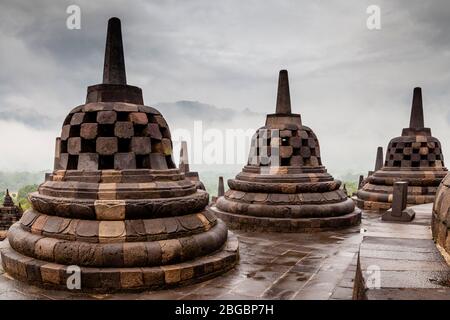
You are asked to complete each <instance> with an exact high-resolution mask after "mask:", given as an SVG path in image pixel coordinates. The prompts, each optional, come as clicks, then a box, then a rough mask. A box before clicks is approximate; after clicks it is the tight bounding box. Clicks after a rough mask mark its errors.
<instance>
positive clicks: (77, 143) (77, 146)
mask: <svg viewBox="0 0 450 320" xmlns="http://www.w3.org/2000/svg"><path fill="white" fill-rule="evenodd" d="M67 151H68V152H69V154H79V153H80V152H81V138H79V137H76V138H69V140H68V142H67Z"/></svg>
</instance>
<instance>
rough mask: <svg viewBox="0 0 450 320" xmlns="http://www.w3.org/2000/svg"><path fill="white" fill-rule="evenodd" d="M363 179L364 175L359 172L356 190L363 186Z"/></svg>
mask: <svg viewBox="0 0 450 320" xmlns="http://www.w3.org/2000/svg"><path fill="white" fill-rule="evenodd" d="M363 181H364V176H363V175H362V174H361V175H360V176H359V181H358V190H359V189H361V188H362V187H363V185H362V184H363Z"/></svg>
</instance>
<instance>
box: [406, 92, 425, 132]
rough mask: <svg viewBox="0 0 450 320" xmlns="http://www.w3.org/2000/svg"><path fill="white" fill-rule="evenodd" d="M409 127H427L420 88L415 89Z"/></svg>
mask: <svg viewBox="0 0 450 320" xmlns="http://www.w3.org/2000/svg"><path fill="white" fill-rule="evenodd" d="M409 127H410V128H412V129H421V128H423V127H425V124H424V120H423V105H422V89H421V88H419V87H417V88H414V93H413V100H412V107H411V118H410V120H409Z"/></svg>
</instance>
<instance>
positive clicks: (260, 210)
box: [209, 70, 361, 232]
mask: <svg viewBox="0 0 450 320" xmlns="http://www.w3.org/2000/svg"><path fill="white" fill-rule="evenodd" d="M228 186H229V187H230V189H229V190H228V191H227V192H226V193H225V195H224V196H223V197H220V198H219V199H217V202H216V203H215V204H214V205H212V206H211V207H210V208H209V211H210V212H212V213H214V214H216V215H217V216H218V217H220V218H221V219H223V220H224V221H225V222H226V223H227V225H229V226H230V228H239V229H245V230H260V231H275V232H313V231H320V230H326V229H333V228H342V227H347V226H352V225H355V224H358V223H359V222H360V219H361V212H360V210H358V209H355V204H354V202H353V201H352V200H351V199H349V198H348V197H347V195H345V194H344V192H343V190H342V189H340V186H341V182H340V181H338V180H335V179H333V177H332V176H331V175H330V174H329V173H327V170H326V169H325V167H324V166H323V165H322V159H321V157H320V147H319V141H318V140H317V137H316V135H315V134H314V132H313V131H312V130H311V129H310V128H308V127H306V126H304V125H302V121H301V117H300V115H299V114H293V113H292V112H291V101H290V94H289V83H288V73H287V71H286V70H281V71H280V75H279V82H278V96H277V105H276V113H274V114H268V115H267V119H266V124H265V126H264V127H262V128H260V129H258V131H257V132H256V134H255V136H254V137H253V140H252V145H251V150H250V157H249V161H248V164H247V165H246V166H245V167H244V168H243V170H242V172H241V173H239V174H238V175H237V176H236V178H235V179H230V180H228Z"/></svg>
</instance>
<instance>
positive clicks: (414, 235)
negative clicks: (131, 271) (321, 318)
mask: <svg viewBox="0 0 450 320" xmlns="http://www.w3.org/2000/svg"><path fill="white" fill-rule="evenodd" d="M420 207H421V208H422V210H419V211H420V213H419V214H418V215H417V216H416V218H415V219H414V221H413V222H412V223H410V224H399V223H386V222H383V221H381V219H380V215H379V214H378V213H367V212H365V213H364V214H363V219H362V224H361V226H357V227H351V228H348V229H343V230H338V231H327V232H321V233H312V234H292V233H291V234H279V233H249V232H242V231H235V234H236V235H237V236H238V238H239V241H240V254H241V257H240V262H239V263H238V265H237V267H236V268H234V269H233V270H231V271H229V272H228V273H226V274H225V275H223V276H220V277H218V278H215V279H212V280H209V281H206V282H203V283H200V284H195V285H191V286H187V287H183V288H177V289H171V290H164V291H153V292H142V293H138V294H131V293H124V294H110V295H108V294H105V295H99V294H97V295H93V294H80V293H70V292H64V291H51V290H42V289H39V288H36V287H32V286H28V285H24V284H21V283H19V282H18V281H16V280H13V279H11V278H10V277H9V276H8V275H7V274H5V273H4V272H3V270H1V269H0V272H1V273H2V274H1V275H0V299H192V300H196V299H201V300H204V299H239V300H245V299H351V298H352V292H353V280H354V277H355V271H356V261H357V259H356V258H357V252H358V248H359V245H360V244H361V241H362V239H363V236H373V237H397V238H410V239H427V240H429V239H431V231H430V218H431V214H430V213H431V205H424V206H420ZM0 244H2V243H0ZM3 244H4V243H3ZM436 294H438V293H436Z"/></svg>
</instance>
